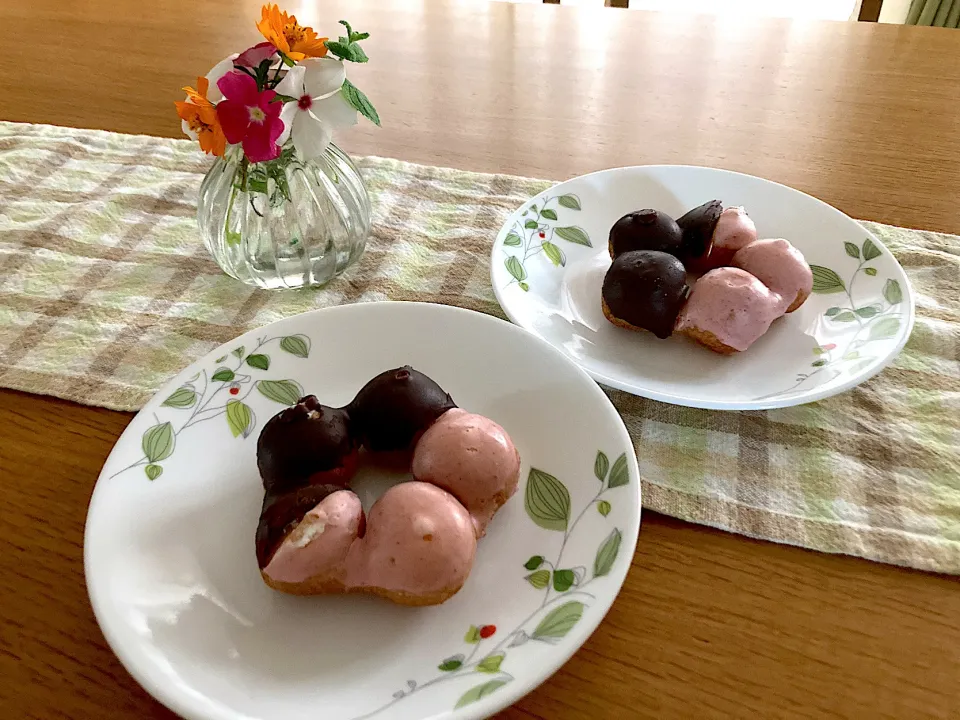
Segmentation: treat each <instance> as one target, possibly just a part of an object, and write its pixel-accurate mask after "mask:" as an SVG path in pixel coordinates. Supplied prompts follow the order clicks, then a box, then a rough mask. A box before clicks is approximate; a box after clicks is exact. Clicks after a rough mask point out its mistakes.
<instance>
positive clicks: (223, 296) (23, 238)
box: [0, 122, 960, 573]
mask: <svg viewBox="0 0 960 720" xmlns="http://www.w3.org/2000/svg"><path fill="white" fill-rule="evenodd" d="M208 165H209V159H208V158H206V157H205V156H203V155H202V154H200V153H199V152H198V151H197V150H196V148H195V145H194V144H193V143H191V142H189V141H185V140H169V139H161V138H151V137H143V136H132V135H118V134H113V133H105V132H99V131H91V130H76V129H70V128H57V127H51V126H45V125H24V124H14V123H2V122H0V386H4V387H9V388H15V389H18V390H24V391H27V392H32V393H41V394H47V395H55V396H57V397H62V398H66V399H69V400H75V401H77V402H82V403H87V404H92V405H101V406H104V407H109V408H114V409H118V410H135V409H137V408H139V407H140V406H141V405H142V404H143V403H144V402H146V400H147V399H148V398H149V397H150V396H151V395H152V393H153V392H154V391H155V390H156V389H157V388H158V387H159V386H160V385H161V384H163V382H164V381H165V380H167V378H169V377H171V376H172V375H174V374H175V373H176V372H178V371H179V370H180V369H181V368H183V367H184V366H186V365H188V364H189V363H190V362H192V361H193V360H195V359H196V358H198V357H200V356H202V355H204V354H205V353H206V352H208V351H209V350H211V349H213V348H214V347H216V346H217V345H219V344H221V343H223V342H226V341H227V340H230V339H231V338H233V337H236V336H237V335H239V334H240V333H243V332H245V331H246V330H249V329H250V328H253V327H256V326H259V325H263V324H265V323H269V322H272V321H274V320H277V319H279V318H282V317H286V316H288V315H292V314H295V313H299V312H303V311H305V310H310V309H314V308H319V307H326V306H330V305H339V304H343V303H350V302H362V301H369V300H381V299H394V300H421V301H427V302H437V303H446V304H450V305H459V306H461V307H466V308H470V309H473V310H479V311H482V312H487V313H492V314H496V315H501V316H502V314H501V311H500V309H499V307H498V305H497V303H496V300H495V299H494V296H493V293H492V290H491V288H490V284H489V275H488V273H489V264H488V257H489V247H490V242H491V239H492V238H493V237H494V236H495V234H496V232H497V230H498V229H499V227H500V225H501V222H502V220H503V219H504V218H505V217H506V215H507V214H508V213H509V212H511V211H512V210H513V209H514V208H516V207H518V206H519V205H520V204H521V203H522V202H524V201H525V200H526V199H527V198H529V197H530V196H531V195H533V194H534V193H537V192H540V191H541V190H543V189H544V188H545V187H547V186H548V185H549V184H550V183H548V182H546V181H542V180H531V179H526V178H518V177H511V176H505V175H480V174H476V173H467V172H462V171H459V170H449V169H441V168H435V167H424V166H420V165H412V164H409V163H403V162H399V161H396V160H385V159H382V158H362V159H360V160H359V162H358V165H359V166H360V168H361V170H362V172H363V174H364V177H365V178H366V180H367V183H368V186H369V188H370V193H371V196H372V198H373V202H374V219H373V227H374V229H373V234H372V236H371V238H370V240H369V241H368V244H367V251H366V253H365V255H364V257H363V259H362V260H361V262H360V263H359V265H358V266H356V267H354V268H352V269H351V270H349V271H348V272H347V273H346V275H345V276H344V277H342V278H340V279H338V280H335V281H334V282H333V283H331V284H330V285H328V286H327V287H326V288H324V289H322V290H303V291H288V292H268V291H263V290H256V289H253V288H251V287H248V286H246V285H243V284H242V283H239V282H237V281H235V280H232V279H231V278H229V277H227V276H225V275H223V274H222V273H221V272H220V271H219V269H218V268H217V266H216V265H215V264H214V263H213V261H212V260H210V259H209V258H208V257H207V254H206V251H205V249H204V248H203V246H202V244H201V243H200V240H199V237H198V233H197V230H196V225H195V219H194V214H195V211H196V204H195V203H196V197H197V191H198V188H199V185H200V180H201V178H202V176H203V174H204V172H205V171H206V169H207V167H208ZM864 225H865V226H867V227H868V228H869V229H870V230H871V231H873V232H874V233H876V234H877V235H879V236H880V237H881V238H882V239H883V241H884V242H885V243H886V244H887V246H888V247H889V248H890V249H891V250H892V251H893V252H894V254H895V255H896V256H897V258H898V259H899V260H900V262H901V263H902V264H903V265H904V267H905V268H906V270H907V273H908V275H909V276H910V280H911V282H912V283H913V286H914V289H915V290H916V293H917V297H918V305H917V322H916V327H915V329H914V331H913V336H912V337H911V339H910V342H909V343H908V344H907V347H906V349H905V350H904V352H903V353H902V354H901V355H900V357H899V358H898V359H897V360H896V362H895V363H894V364H893V366H891V367H890V368H888V369H887V370H885V371H884V372H883V373H881V375H880V376H878V377H877V378H874V379H873V380H872V381H869V382H867V383H864V384H863V385H861V386H860V387H858V388H856V389H855V390H853V391H851V392H848V393H844V394H842V395H839V396H836V397H834V398H830V399H828V400H825V401H822V402H818V403H814V404H810V405H804V406H800V407H794V408H787V409H783V410H770V411H757V412H717V411H709V410H695V409H690V408H683V407H677V406H672V405H665V404H662V403H658V402H654V401H652V400H645V399H643V398H638V397H634V396H632V395H628V394H625V393H620V392H615V391H610V396H611V398H612V400H613V402H614V403H615V404H616V406H617V408H618V409H619V410H620V412H621V414H622V415H623V417H624V420H625V421H626V423H627V426H628V427H629V429H630V432H631V434H632V436H633V439H634V442H635V444H636V448H637V454H638V456H639V459H640V467H641V471H642V474H643V479H644V484H643V492H644V496H643V498H644V505H645V506H646V507H648V508H650V509H652V510H657V511H659V512H663V513H667V514H669V515H674V516H676V517H679V518H682V519H684V520H690V521H693V522H698V523H703V524H706V525H712V526H714V527H719V528H723V529H725V530H729V531H732V532H737V533H742V534H744V535H749V536H752V537H758V538H764V539H768V540H774V541H777V542H784V543H791V544H795V545H802V546H804V547H809V548H813V549H816V550H822V551H826V552H840V553H849V554H853V555H860V556H862V557H866V558H871V559H874V560H879V561H883V562H889V563H895V564H899V565H906V566H910V567H915V568H921V569H927V570H935V571H939V572H946V573H960V237H956V236H952V235H943V234H939V233H932V232H921V231H916V230H904V229H901V228H894V227H889V226H885V225H877V224H875V223H864Z"/></svg>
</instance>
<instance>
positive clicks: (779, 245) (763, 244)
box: [733, 238, 813, 313]
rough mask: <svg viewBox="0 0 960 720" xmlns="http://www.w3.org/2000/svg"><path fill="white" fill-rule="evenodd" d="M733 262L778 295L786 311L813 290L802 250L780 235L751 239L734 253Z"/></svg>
mask: <svg viewBox="0 0 960 720" xmlns="http://www.w3.org/2000/svg"><path fill="white" fill-rule="evenodd" d="M733 265H734V267H738V268H740V269H741V270H746V271H747V272H748V273H750V274H751V275H753V276H754V277H756V278H759V280H760V282H762V283H763V284H764V285H766V286H767V287H768V288H770V289H771V290H773V291H774V292H775V293H777V294H778V295H780V296H781V297H782V298H783V299H784V301H785V303H786V304H787V308H786V312H788V313H790V312H793V311H794V310H796V309H797V308H799V307H800V306H801V305H803V303H804V302H806V299H807V298H808V297H809V296H810V293H811V292H812V291H813V272H812V271H811V270H810V266H809V265H808V264H807V261H806V260H805V259H804V257H803V253H801V252H800V251H799V250H797V249H796V248H795V247H794V246H793V245H791V244H790V243H789V242H787V241H786V240H784V239H783V238H775V239H771V240H757V241H756V242H752V243H750V244H749V245H747V246H746V247H744V248H742V249H741V250H738V251H737V253H736V254H735V255H734V256H733Z"/></svg>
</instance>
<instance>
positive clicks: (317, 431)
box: [257, 395, 359, 493]
mask: <svg viewBox="0 0 960 720" xmlns="http://www.w3.org/2000/svg"><path fill="white" fill-rule="evenodd" d="M358 448H359V444H358V443H357V441H356V440H355V439H354V436H353V433H352V432H351V427H350V417H349V415H348V414H347V412H346V411H345V410H342V409H339V408H332V407H327V406H326V405H321V404H320V402H319V401H318V400H317V398H316V396H314V395H307V396H306V397H304V398H301V399H300V401H299V402H298V403H297V404H296V405H294V406H293V407H289V408H287V409H286V410H282V411H280V412H279V413H277V414H276V415H274V416H273V417H272V418H270V420H269V421H268V422H267V424H266V425H265V426H264V428H263V430H262V431H261V433H260V438H259V440H257V467H258V468H259V470H260V477H261V478H262V480H263V487H264V489H265V490H266V491H267V493H271V492H273V493H283V492H287V491H289V490H293V489H295V488H298V487H303V486H304V485H307V484H309V483H310V481H311V480H310V478H311V476H313V475H315V474H317V473H329V472H330V471H335V470H338V469H340V468H343V467H344V465H345V464H346V463H348V462H349V458H350V456H351V455H352V454H353V453H356V452H357V450H358ZM330 477H332V475H331V476H327V477H326V478H324V479H323V480H322V481H329V479H330ZM346 479H348V478H345V480H346Z"/></svg>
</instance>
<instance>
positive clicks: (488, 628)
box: [480, 625, 497, 640]
mask: <svg viewBox="0 0 960 720" xmlns="http://www.w3.org/2000/svg"><path fill="white" fill-rule="evenodd" d="M495 632H497V626H496V625H484V626H483V627H481V628H480V637H482V638H483V639H484V640H486V639H487V638H488V637H491V636H492V635H493V634H494V633H495Z"/></svg>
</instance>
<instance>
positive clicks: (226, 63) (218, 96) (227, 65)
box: [180, 53, 240, 141]
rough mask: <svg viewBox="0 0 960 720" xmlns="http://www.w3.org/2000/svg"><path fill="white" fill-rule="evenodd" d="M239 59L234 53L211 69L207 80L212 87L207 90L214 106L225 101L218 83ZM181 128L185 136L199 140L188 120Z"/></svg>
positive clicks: (182, 121)
mask: <svg viewBox="0 0 960 720" xmlns="http://www.w3.org/2000/svg"><path fill="white" fill-rule="evenodd" d="M238 57H240V55H239V54H238V53H234V54H233V55H230V56H228V57H225V58H224V59H223V60H221V61H220V62H218V63H217V64H216V65H214V66H213V67H212V68H210V72H208V73H207V80H209V81H210V87H209V88H207V100H209V101H210V102H211V103H212V104H213V105H216V104H217V103H218V102H220V101H221V100H223V93H222V92H220V88H218V87H217V82H218V81H219V80H220V78H222V77H223V76H224V75H226V74H227V73H228V72H230V71H231V70H233V61H234V60H236V59H237V58H238ZM189 99H190V98H187V100H189ZM180 127H181V128H183V134H184V135H186V136H187V137H188V138H190V139H191V140H194V141H195V140H196V139H197V134H196V133H195V132H194V131H193V130H191V129H190V126H189V125H188V124H187V121H186V120H181V121H180Z"/></svg>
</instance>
